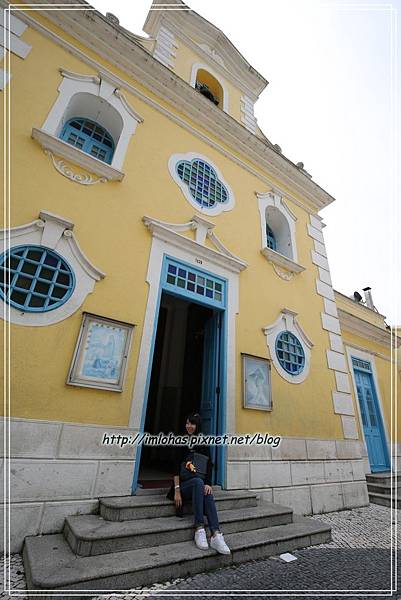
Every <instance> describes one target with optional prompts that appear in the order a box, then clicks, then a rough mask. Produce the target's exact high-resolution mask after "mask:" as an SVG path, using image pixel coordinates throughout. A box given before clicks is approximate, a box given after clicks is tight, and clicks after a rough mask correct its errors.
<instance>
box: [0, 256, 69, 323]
mask: <svg viewBox="0 0 401 600" xmlns="http://www.w3.org/2000/svg"><path fill="white" fill-rule="evenodd" d="M0 269H1V271H2V277H1V283H0V294H1V297H2V299H3V300H4V301H5V302H9V303H10V305H11V306H14V307H15V308H18V309H19V310H23V311H24V312H46V311H48V310H53V309H55V308H58V307H59V306H61V305H62V304H64V303H65V302H66V301H67V300H68V298H69V297H70V296H71V294H72V292H73V291H74V287H75V277H74V273H73V271H72V270H71V268H70V266H69V265H68V263H67V262H66V261H65V260H64V258H62V257H61V256H60V255H59V254H57V252H55V251H54V250H50V249H49V248H45V247H44V246H33V245H29V246H15V247H14V248H11V249H10V250H9V251H8V252H7V253H5V254H3V255H2V256H1V257H0Z"/></svg>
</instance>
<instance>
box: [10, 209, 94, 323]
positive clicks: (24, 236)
mask: <svg viewBox="0 0 401 600" xmlns="http://www.w3.org/2000/svg"><path fill="white" fill-rule="evenodd" d="M73 228H74V223H72V221H69V220H68V219H65V218H63V217H60V216H58V215H54V214H53V213H51V212H48V211H46V210H41V211H40V213H39V219H37V220H35V221H32V222H31V223H27V224H26V225H20V226H17V227H12V228H11V229H10V230H2V231H1V232H0V239H2V240H3V245H4V246H6V247H7V248H8V247H10V248H13V247H14V246H20V245H25V244H35V245H38V246H45V247H46V248H51V249H52V250H54V251H56V252H57V253H58V254H60V256H62V257H63V258H64V259H65V260H66V261H67V262H68V264H69V265H70V266H71V268H72V270H73V272H74V275H75V288H74V291H73V293H72V295H71V296H70V298H69V299H68V300H67V301H66V302H65V303H64V304H62V305H61V306H59V307H58V308H55V309H54V310H49V311H47V312H43V313H41V312H37V313H32V312H23V311H22V310H19V309H17V308H15V307H13V306H10V305H9V304H6V303H5V302H3V300H2V299H1V298H0V305H1V310H2V314H3V315H7V317H8V318H9V320H10V321H11V323H15V324H17V325H28V326H30V327H32V326H45V325H52V324H53V323H58V322H59V321H63V320H64V319H66V318H67V317H69V316H71V315H72V314H73V313H74V312H75V311H77V310H78V309H79V308H80V306H81V305H82V303H83V302H84V300H85V298H86V297H87V295H88V294H90V293H91V292H92V291H93V288H94V286H95V283H96V281H99V280H100V279H103V278H104V277H105V274H104V273H102V271H100V270H99V269H98V268H97V267H95V266H94V265H93V264H92V263H91V262H90V261H89V259H88V258H87V257H86V256H85V254H84V253H83V252H82V250H81V248H80V246H79V244H78V241H77V239H76V237H75V235H74V233H73V231H72V230H73ZM6 242H7V243H8V242H9V246H7V243H6Z"/></svg>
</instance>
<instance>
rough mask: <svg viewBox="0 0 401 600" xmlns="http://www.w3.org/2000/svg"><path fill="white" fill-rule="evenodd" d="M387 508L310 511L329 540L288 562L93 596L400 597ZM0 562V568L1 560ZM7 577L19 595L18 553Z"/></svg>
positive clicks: (134, 599)
mask: <svg viewBox="0 0 401 600" xmlns="http://www.w3.org/2000/svg"><path fill="white" fill-rule="evenodd" d="M390 514H391V513H390V509H389V508H386V507H384V506H378V505H375V504H371V505H370V506H367V507H365V508H356V509H353V510H346V511H340V512H335V513H327V514H325V515H318V516H315V517H312V518H315V519H318V520H320V521H324V522H326V523H330V524H331V526H332V538H333V541H332V542H330V543H329V544H320V545H319V546H312V547H310V548H305V549H302V550H295V551H293V552H292V554H293V555H294V556H296V557H297V560H296V561H293V562H291V563H285V562H283V561H282V560H281V559H280V558H279V557H277V556H275V557H271V558H268V559H265V560H258V561H252V562H249V563H245V564H242V565H239V566H237V567H227V568H224V569H219V570H216V571H213V572H209V573H204V574H199V575H195V576H194V577H191V578H187V579H185V580H184V579H177V580H175V581H171V582H168V583H165V584H160V585H155V586H152V588H148V589H147V590H146V591H145V590H143V591H138V590H136V591H133V592H132V594H131V595H129V594H128V593H127V594H126V595H120V596H117V595H104V596H98V597H97V598H96V599H95V600H102V599H103V600H112V599H113V600H117V598H119V599H121V600H129V599H131V600H143V599H144V598H148V599H149V600H151V599H152V600H156V599H157V598H167V597H168V596H171V597H173V598H183V597H187V598H197V600H203V599H206V598H209V599H210V598H218V597H224V598H236V599H241V598H243V599H244V600H245V599H248V598H265V599H266V600H273V599H276V598H281V599H285V600H292V599H293V598H294V597H296V596H298V597H299V596H300V595H308V596H310V595H312V594H313V595H314V596H315V597H316V596H318V597H321V596H326V595H327V596H328V597H329V598H330V599H331V600H337V599H338V598H344V596H346V594H349V595H347V596H346V598H347V600H361V599H367V598H372V597H373V598H374V597H376V598H377V597H379V596H381V597H387V598H389V597H391V598H393V599H394V600H401V535H400V534H399V535H398V540H395V539H393V548H394V554H395V549H396V548H397V549H399V551H398V555H399V556H398V560H397V563H398V564H397V566H398V585H397V587H398V591H397V592H393V593H392V594H390V581H391V572H390V569H391V561H390V555H391V550H390V548H391V545H390V544H391V539H390V536H391V521H390ZM396 517H397V519H398V526H399V527H400V528H401V511H400V510H398V511H393V523H394V525H393V529H394V528H395V520H396ZM393 535H394V531H393ZM394 537H395V536H394ZM393 565H394V561H393ZM0 567H1V572H3V565H0ZM11 582H12V589H13V591H14V594H10V595H12V596H14V595H15V596H17V595H18V597H20V598H21V597H26V596H24V595H23V590H25V589H26V587H25V579H24V571H23V566H22V560H21V556H20V555H19V554H13V555H12V556H11ZM17 590H18V591H17ZM250 590H252V591H250ZM312 590H313V591H312ZM355 590H358V592H356V593H354V594H353V593H352V592H354V591H355ZM370 590H372V591H370ZM373 590H374V591H373ZM285 592H288V593H287V594H286V593H285ZM336 592H337V593H336ZM10 595H9V594H8V593H3V594H2V595H1V598H8V597H9V596H10ZM61 597H62V596H60V598H61Z"/></svg>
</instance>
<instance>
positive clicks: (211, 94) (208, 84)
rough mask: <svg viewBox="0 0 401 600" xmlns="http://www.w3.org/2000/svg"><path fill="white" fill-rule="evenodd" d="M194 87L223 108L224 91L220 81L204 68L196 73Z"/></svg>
mask: <svg viewBox="0 0 401 600" xmlns="http://www.w3.org/2000/svg"><path fill="white" fill-rule="evenodd" d="M195 89H197V90H198V92H199V93H201V94H202V96H205V98H208V99H209V100H210V101H211V102H213V104H215V105H216V106H218V107H219V108H223V99H224V92H223V88H222V86H221V85H220V83H219V82H218V81H217V79H216V78H215V77H213V75H211V74H210V73H208V72H207V71H205V70H204V69H198V71H197V73H196V80H195Z"/></svg>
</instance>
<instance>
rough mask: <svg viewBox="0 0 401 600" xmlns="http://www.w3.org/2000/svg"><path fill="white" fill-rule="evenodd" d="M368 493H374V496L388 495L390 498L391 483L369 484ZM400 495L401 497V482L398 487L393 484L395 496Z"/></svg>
mask: <svg viewBox="0 0 401 600" xmlns="http://www.w3.org/2000/svg"><path fill="white" fill-rule="evenodd" d="M368 492H372V493H373V494H375V493H376V494H385V495H386V494H387V495H389V496H390V493H391V486H390V481H389V482H388V483H370V482H369V483H368ZM397 493H398V495H399V496H401V481H400V482H399V483H398V486H397V487H396V486H395V482H394V484H393V494H394V495H396V494H397Z"/></svg>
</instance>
